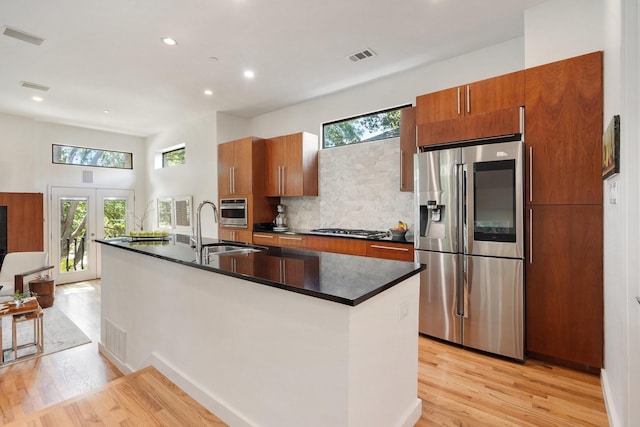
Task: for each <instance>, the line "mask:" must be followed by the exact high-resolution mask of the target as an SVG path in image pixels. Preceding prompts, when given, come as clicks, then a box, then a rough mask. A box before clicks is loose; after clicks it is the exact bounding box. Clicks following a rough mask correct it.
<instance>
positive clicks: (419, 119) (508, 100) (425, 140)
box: [416, 71, 525, 146]
mask: <svg viewBox="0 0 640 427" xmlns="http://www.w3.org/2000/svg"><path fill="white" fill-rule="evenodd" d="M524 82H525V74H524V71H517V72H515V73H510V74H505V75H502V76H498V77H493V78H490V79H486V80H482V81H478V82H474V83H470V84H467V85H463V86H459V87H455V88H451V89H445V90H443V91H438V92H435V93H430V94H426V95H421V96H419V97H417V98H416V109H417V111H416V124H417V125H418V146H425V145H433V144H442V143H447V142H455V141H468V140H471V139H480V138H488V137H493V136H501V135H509V134H514V133H521V132H522V129H521V120H520V113H519V107H521V106H523V105H525V92H524V89H525V84H524ZM503 110H505V111H504V112H503Z"/></svg>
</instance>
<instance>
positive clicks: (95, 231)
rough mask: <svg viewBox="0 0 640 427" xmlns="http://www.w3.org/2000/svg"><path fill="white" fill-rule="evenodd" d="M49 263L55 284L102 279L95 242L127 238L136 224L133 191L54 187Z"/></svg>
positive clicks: (51, 197) (52, 188)
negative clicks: (131, 220)
mask: <svg viewBox="0 0 640 427" xmlns="http://www.w3.org/2000/svg"><path fill="white" fill-rule="evenodd" d="M49 200H50V215H49V218H50V219H51V220H50V223H49V224H50V228H51V242H50V245H49V248H50V250H49V252H50V256H49V262H50V263H51V264H52V265H54V266H55V269H54V277H55V279H56V283H58V284H62V283H71V282H78V281H82V280H91V279H97V278H98V277H100V247H99V245H98V244H96V243H95V241H94V240H95V239H104V238H109V237H118V236H124V235H125V234H127V232H128V231H129V229H131V228H132V227H133V224H129V223H128V220H129V219H132V218H133V217H132V215H130V214H129V213H130V212H132V211H133V206H134V192H133V190H108V189H96V188H70V187H51V195H50V199H49Z"/></svg>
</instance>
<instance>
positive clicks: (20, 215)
mask: <svg viewBox="0 0 640 427" xmlns="http://www.w3.org/2000/svg"><path fill="white" fill-rule="evenodd" d="M43 203H44V198H43V195H42V193H0V206H6V207H7V252H31V251H43V250H44V209H43Z"/></svg>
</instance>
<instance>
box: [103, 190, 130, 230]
mask: <svg viewBox="0 0 640 427" xmlns="http://www.w3.org/2000/svg"><path fill="white" fill-rule="evenodd" d="M103 205H104V212H103V217H104V238H105V239H108V238H110V237H120V236H124V235H125V233H126V231H127V199H119V198H109V199H104V203H103Z"/></svg>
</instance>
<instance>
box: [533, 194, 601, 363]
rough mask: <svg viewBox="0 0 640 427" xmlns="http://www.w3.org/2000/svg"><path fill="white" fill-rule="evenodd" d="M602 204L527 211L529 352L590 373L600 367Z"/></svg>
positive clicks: (538, 357)
mask: <svg viewBox="0 0 640 427" xmlns="http://www.w3.org/2000/svg"><path fill="white" fill-rule="evenodd" d="M602 221H603V214H602V207H601V206H600V205H542V206H529V208H528V210H527V229H528V236H527V237H528V248H527V252H528V253H527V263H526V266H525V271H526V348H527V355H528V356H530V357H535V358H537V359H542V360H547V361H550V362H556V363H560V364H563V365H565V366H572V367H575V368H579V369H584V370H588V371H594V372H599V369H600V368H601V367H602V365H603V342H604V326H603V316H604V308H603V307H604V297H603V287H602V282H603V249H602V248H603V231H602V229H603V228H602Z"/></svg>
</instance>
